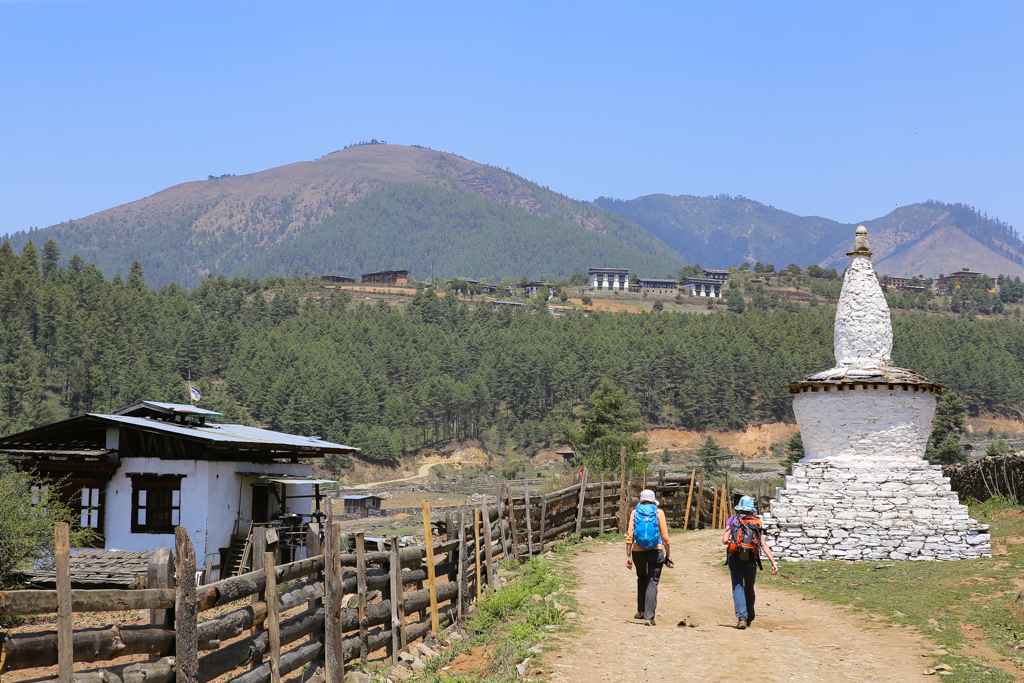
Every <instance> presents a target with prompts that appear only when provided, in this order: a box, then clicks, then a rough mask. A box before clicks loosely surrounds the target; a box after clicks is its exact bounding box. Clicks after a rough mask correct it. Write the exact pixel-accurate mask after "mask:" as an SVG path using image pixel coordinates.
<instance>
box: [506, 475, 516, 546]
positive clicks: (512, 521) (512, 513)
mask: <svg viewBox="0 0 1024 683" xmlns="http://www.w3.org/2000/svg"><path fill="white" fill-rule="evenodd" d="M505 500H506V501H507V503H508V525H509V526H510V527H512V556H513V557H514V558H516V559H517V560H518V559H519V534H518V532H517V531H516V508H515V504H514V503H513V502H512V495H511V494H510V493H509V492H508V486H506V487H505Z"/></svg>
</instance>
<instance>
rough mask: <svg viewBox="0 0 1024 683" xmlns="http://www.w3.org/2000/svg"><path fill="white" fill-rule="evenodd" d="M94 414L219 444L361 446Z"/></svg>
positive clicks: (253, 430) (229, 426)
mask: <svg viewBox="0 0 1024 683" xmlns="http://www.w3.org/2000/svg"><path fill="white" fill-rule="evenodd" d="M89 416H90V417H93V418H98V419H100V420H106V421H108V422H116V423H119V424H126V425H132V426H134V427H140V428H142V429H153V430H157V431H162V432H168V433H171V434H177V435H179V436H188V437H192V438H198V439H203V440H206V441H213V442H216V443H236V444H238V443H241V444H245V443H248V444H253V445H262V446H290V447H293V448H309V449H321V450H332V451H358V450H359V449H358V448H353V447H352V446H345V445H343V444H339V443H332V442H330V441H324V440H323V439H320V438H319V437H315V436H296V435H294V434H285V433H283V432H274V431H271V430H269V429H259V428H258V427H247V426H245V425H232V424H218V425H206V426H205V427H187V426H185V425H179V424H173V423H170V422H164V421H162V420H151V419H148V418H145V417H131V416H129V415H103V414H100V413H89Z"/></svg>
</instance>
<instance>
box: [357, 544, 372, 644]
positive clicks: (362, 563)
mask: <svg viewBox="0 0 1024 683" xmlns="http://www.w3.org/2000/svg"><path fill="white" fill-rule="evenodd" d="M356 590H357V591H358V594H359V657H360V659H362V660H363V661H364V662H365V661H366V657H367V655H369V654H370V651H369V647H370V643H369V634H368V631H367V628H366V547H365V541H364V540H363V532H362V531H360V532H358V533H357V534H356Z"/></svg>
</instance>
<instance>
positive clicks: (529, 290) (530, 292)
mask: <svg viewBox="0 0 1024 683" xmlns="http://www.w3.org/2000/svg"><path fill="white" fill-rule="evenodd" d="M541 287H547V288H548V300H551V299H553V298H554V296H555V288H554V286H553V285H551V284H549V283H547V282H520V283H518V284H516V289H518V290H519V291H521V292H522V293H523V295H524V296H537V292H538V291H540V288H541Z"/></svg>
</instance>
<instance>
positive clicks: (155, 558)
mask: <svg viewBox="0 0 1024 683" xmlns="http://www.w3.org/2000/svg"><path fill="white" fill-rule="evenodd" d="M146 586H147V587H148V588H174V553H172V552H171V549H170V548H157V549H156V550H154V551H153V555H152V556H151V557H150V558H149V566H148V567H147V568H146ZM149 623H150V624H152V625H153V626H166V627H167V628H171V627H172V625H173V623H174V610H166V609H151V610H149ZM153 657H154V658H155V659H159V658H160V655H159V654H154V655H153Z"/></svg>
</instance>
